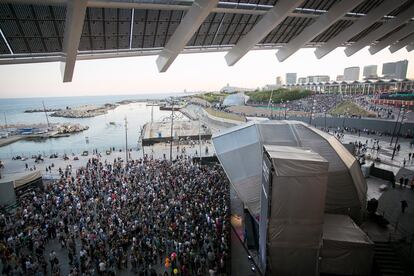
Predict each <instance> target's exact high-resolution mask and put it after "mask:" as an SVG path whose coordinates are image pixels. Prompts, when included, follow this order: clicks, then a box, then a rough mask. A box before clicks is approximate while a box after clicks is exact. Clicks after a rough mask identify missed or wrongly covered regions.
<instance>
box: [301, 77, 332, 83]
mask: <svg viewBox="0 0 414 276" xmlns="http://www.w3.org/2000/svg"><path fill="white" fill-rule="evenodd" d="M330 80H331V79H330V78H329V76H326V75H317V76H307V78H306V82H307V83H319V82H329V81H330Z"/></svg>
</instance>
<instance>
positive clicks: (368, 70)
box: [363, 65, 378, 79]
mask: <svg viewBox="0 0 414 276" xmlns="http://www.w3.org/2000/svg"><path fill="white" fill-rule="evenodd" d="M363 76H364V78H365V79H374V78H377V77H378V75H377V66H376V65H367V66H364V72H363Z"/></svg>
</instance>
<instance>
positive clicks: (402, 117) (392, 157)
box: [391, 106, 405, 160]
mask: <svg viewBox="0 0 414 276" xmlns="http://www.w3.org/2000/svg"><path fill="white" fill-rule="evenodd" d="M401 110H402V112H403V114H402V116H401V123H400V126H399V128H398V132H397V138H396V139H395V144H394V149H393V150H392V156H391V160H394V156H395V151H396V150H397V145H398V139H399V138H400V132H401V127H402V125H403V123H404V119H405V108H404V106H402V107H401Z"/></svg>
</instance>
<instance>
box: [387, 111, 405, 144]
mask: <svg viewBox="0 0 414 276" xmlns="http://www.w3.org/2000/svg"><path fill="white" fill-rule="evenodd" d="M403 108H404V105H401V106H400V110H399V111H398V116H397V120H396V121H395V124H394V130H393V131H392V136H391V142H390V146H391V145H392V142H393V141H394V135H395V130H397V125H398V120H399V119H400V115H401V110H402V109H403Z"/></svg>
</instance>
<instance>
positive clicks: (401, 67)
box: [382, 59, 408, 79]
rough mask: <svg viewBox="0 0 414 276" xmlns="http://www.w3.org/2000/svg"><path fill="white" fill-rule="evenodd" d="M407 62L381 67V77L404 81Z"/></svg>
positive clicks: (387, 64)
mask: <svg viewBox="0 0 414 276" xmlns="http://www.w3.org/2000/svg"><path fill="white" fill-rule="evenodd" d="M407 68H408V60H406V59H405V60H400V61H397V62H387V63H384V64H383V65H382V75H383V77H384V78H387V79H405V78H406V77H407Z"/></svg>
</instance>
